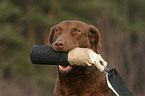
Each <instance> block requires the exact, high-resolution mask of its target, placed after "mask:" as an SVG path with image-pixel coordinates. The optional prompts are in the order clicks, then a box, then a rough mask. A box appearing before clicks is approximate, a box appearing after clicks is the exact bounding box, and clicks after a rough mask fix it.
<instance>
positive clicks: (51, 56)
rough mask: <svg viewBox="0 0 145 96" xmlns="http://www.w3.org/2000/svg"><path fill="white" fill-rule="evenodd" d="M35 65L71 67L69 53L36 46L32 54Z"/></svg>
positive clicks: (49, 47)
mask: <svg viewBox="0 0 145 96" xmlns="http://www.w3.org/2000/svg"><path fill="white" fill-rule="evenodd" d="M30 57H31V61H32V63H33V64H42V65H62V66H67V65H69V62H68V53H67V52H56V51H54V50H53V49H52V47H51V46H46V45H34V46H33V48H32V50H31V52H30Z"/></svg>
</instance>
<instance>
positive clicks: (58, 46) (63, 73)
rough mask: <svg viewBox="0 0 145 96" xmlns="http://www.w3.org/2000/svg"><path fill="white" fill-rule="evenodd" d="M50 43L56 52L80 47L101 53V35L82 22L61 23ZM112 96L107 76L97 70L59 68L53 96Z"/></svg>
mask: <svg viewBox="0 0 145 96" xmlns="http://www.w3.org/2000/svg"><path fill="white" fill-rule="evenodd" d="M48 40H49V44H50V45H51V46H52V48H53V49H54V50H55V51H62V52H68V51H70V50H71V49H73V48H75V47H80V48H91V49H93V50H94V51H95V52H97V53H98V48H99V44H100V33H99V31H98V29H97V28H96V27H94V26H92V25H88V24H86V23H83V22H81V21H62V22H60V23H59V24H57V25H56V26H54V27H52V28H51V30H50V34H49V38H48ZM111 93H112V91H111V90H110V89H109V88H108V86H107V84H106V80H105V74H104V72H100V71H99V70H98V69H97V68H96V67H95V66H91V67H89V66H88V67H82V66H58V77H57V80H56V85H55V89H54V96H113V95H111Z"/></svg>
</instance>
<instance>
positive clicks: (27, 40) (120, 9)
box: [0, 0, 145, 96]
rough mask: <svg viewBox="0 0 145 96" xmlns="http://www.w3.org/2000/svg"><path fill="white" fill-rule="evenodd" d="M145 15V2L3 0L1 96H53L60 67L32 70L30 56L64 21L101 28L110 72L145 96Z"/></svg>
mask: <svg viewBox="0 0 145 96" xmlns="http://www.w3.org/2000/svg"><path fill="white" fill-rule="evenodd" d="M144 10H145V1H144V0H133V1H132V0H0V96H52V94H53V88H54V84H55V79H56V66H39V65H37V66H36V65H32V64H31V62H30V56H29V53H30V50H31V48H32V46H33V45H35V44H41V45H48V40H47V37H48V34H49V29H50V28H51V27H52V26H54V25H56V24H57V23H59V22H61V21H63V20H80V21H83V22H86V23H87V24H92V25H94V26H96V27H97V28H98V29H99V30H100V33H101V48H100V53H101V54H102V55H103V57H104V58H105V60H106V61H108V63H109V68H112V67H115V68H116V69H117V70H118V71H119V73H120V75H121V76H122V78H123V80H124V81H125V83H126V84H127V85H128V87H129V89H130V90H131V91H132V93H133V94H134V96H145V93H144V92H145V70H144V68H145V64H144V62H145V59H144V57H145V11H144Z"/></svg>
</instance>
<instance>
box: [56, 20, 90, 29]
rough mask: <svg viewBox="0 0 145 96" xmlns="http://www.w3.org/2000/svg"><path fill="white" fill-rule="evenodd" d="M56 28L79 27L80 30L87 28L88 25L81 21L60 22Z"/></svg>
mask: <svg viewBox="0 0 145 96" xmlns="http://www.w3.org/2000/svg"><path fill="white" fill-rule="evenodd" d="M57 27H80V28H88V24H86V23H84V22H81V21H62V22H60V23H59V24H57Z"/></svg>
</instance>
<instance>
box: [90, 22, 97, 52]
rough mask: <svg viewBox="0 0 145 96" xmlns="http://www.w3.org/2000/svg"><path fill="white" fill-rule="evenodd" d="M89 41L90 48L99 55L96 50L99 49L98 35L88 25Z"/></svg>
mask: <svg viewBox="0 0 145 96" xmlns="http://www.w3.org/2000/svg"><path fill="white" fill-rule="evenodd" d="M89 40H90V44H91V48H92V49H93V50H94V51H96V52H97V53H99V52H98V49H99V47H100V33H99V31H98V29H97V28H96V27H94V26H92V25H89Z"/></svg>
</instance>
